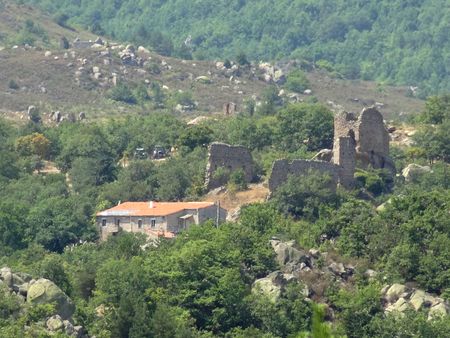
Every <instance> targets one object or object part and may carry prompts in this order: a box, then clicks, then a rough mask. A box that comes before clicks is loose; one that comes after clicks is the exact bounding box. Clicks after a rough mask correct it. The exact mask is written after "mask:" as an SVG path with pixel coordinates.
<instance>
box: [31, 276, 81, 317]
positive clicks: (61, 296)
mask: <svg viewBox="0 0 450 338" xmlns="http://www.w3.org/2000/svg"><path fill="white" fill-rule="evenodd" d="M27 302H28V303H30V304H51V303H55V304H56V311H57V313H58V314H59V315H60V316H61V317H62V318H64V319H67V318H70V317H72V315H73V313H74V311H75V305H74V304H73V302H72V300H71V299H70V298H69V297H68V296H67V295H66V294H65V293H64V292H63V291H62V290H61V289H60V288H59V287H58V286H57V285H56V284H55V283H53V282H52V281H50V280H48V279H45V278H41V279H38V280H37V281H36V282H34V283H33V284H31V285H30V287H29V288H28V292H27Z"/></svg>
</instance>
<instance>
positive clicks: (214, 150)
mask: <svg viewBox="0 0 450 338" xmlns="http://www.w3.org/2000/svg"><path fill="white" fill-rule="evenodd" d="M219 168H222V169H224V171H225V172H226V173H227V175H222V176H221V177H217V175H215V174H216V171H217V170H218V169H219ZM239 169H242V170H243V171H244V174H245V180H246V181H247V182H251V181H252V180H253V177H254V175H255V166H254V163H253V158H252V154H251V153H250V151H249V150H248V149H247V148H245V147H243V146H231V145H229V144H225V143H218V142H214V143H212V144H211V145H210V146H209V154H208V164H207V166H206V181H205V186H206V189H207V190H212V189H215V188H218V187H220V186H222V185H224V184H226V183H227V181H228V178H229V177H228V176H229V173H231V172H233V171H236V170H239Z"/></svg>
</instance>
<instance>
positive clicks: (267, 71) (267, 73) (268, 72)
mask: <svg viewBox="0 0 450 338" xmlns="http://www.w3.org/2000/svg"><path fill="white" fill-rule="evenodd" d="M258 68H259V70H260V71H261V72H262V79H263V80H264V81H265V82H267V83H276V84H278V85H282V84H284V83H285V82H286V75H285V74H284V72H283V70H282V69H279V68H278V67H276V66H274V65H271V64H270V63H267V62H262V63H260V64H259V65H258Z"/></svg>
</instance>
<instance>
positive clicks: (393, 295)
mask: <svg viewBox="0 0 450 338" xmlns="http://www.w3.org/2000/svg"><path fill="white" fill-rule="evenodd" d="M405 291H406V286H404V285H402V284H392V285H391V287H389V289H387V291H386V299H387V300H388V301H389V302H390V303H393V302H395V301H396V300H397V299H398V298H399V297H400V295H401V294H403V293H404V292H405Z"/></svg>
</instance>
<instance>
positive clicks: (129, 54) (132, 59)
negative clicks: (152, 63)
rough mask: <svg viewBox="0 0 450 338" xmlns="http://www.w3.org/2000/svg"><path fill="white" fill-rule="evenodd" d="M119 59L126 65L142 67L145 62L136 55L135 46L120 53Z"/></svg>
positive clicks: (129, 46) (127, 47)
mask: <svg viewBox="0 0 450 338" xmlns="http://www.w3.org/2000/svg"><path fill="white" fill-rule="evenodd" d="M119 57H120V59H121V60H122V63H123V64H124V65H128V66H142V65H143V64H144V60H142V58H140V57H138V56H137V55H136V49H135V48H134V46H133V45H128V46H126V47H125V49H124V50H122V51H120V52H119Z"/></svg>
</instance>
